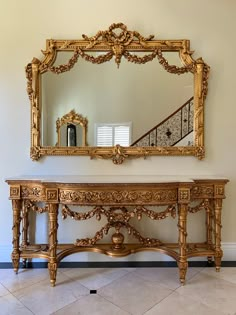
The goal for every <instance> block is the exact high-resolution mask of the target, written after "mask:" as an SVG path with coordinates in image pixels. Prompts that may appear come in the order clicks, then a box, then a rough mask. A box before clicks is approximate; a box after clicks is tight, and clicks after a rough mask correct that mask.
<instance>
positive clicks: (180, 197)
mask: <svg viewBox="0 0 236 315" xmlns="http://www.w3.org/2000/svg"><path fill="white" fill-rule="evenodd" d="M227 181H228V180H227V179H195V180H192V179H190V180H186V181H185V182H182V181H178V180H176V181H174V182H173V181H172V182H171V181H170V182H158V181H157V182H148V183H147V182H145V183H93V182H91V183H86V180H85V181H84V182H82V183H80V182H76V183H75V182H72V183H71V182H67V181H65V182H63V181H60V180H56V179H55V180H52V179H51V180H46V179H43V180H42V181H40V180H39V179H38V180H33V179H28V180H27V179H25V178H24V179H23V180H19V179H18V180H17V179H16V180H14V179H10V180H7V182H8V184H9V185H10V199H11V200H12V211H13V227H12V230H13V241H12V244H13V251H12V262H13V268H14V270H15V272H18V269H19V260H20V258H22V259H23V263H24V264H26V260H27V259H32V258H43V259H47V260H48V269H49V274H50V282H51V285H52V286H54V285H55V283H56V274H57V266H58V264H59V262H60V261H61V260H62V259H63V258H64V257H66V256H68V255H71V254H73V253H78V252H82V251H89V252H97V253H102V254H106V255H109V256H114V257H123V256H127V255H129V254H133V253H137V252H140V251H147V250H153V251H159V252H161V253H164V254H166V255H169V256H170V257H172V258H173V259H175V260H176V262H177V264H178V267H179V277H180V282H181V283H182V284H184V283H185V277H186V272H187V266H188V258H190V257H201V256H205V257H207V260H208V261H209V262H211V261H212V258H213V257H214V261H215V265H216V270H217V271H219V270H220V266H221V258H222V255H223V252H222V249H221V229H222V224H221V212H222V200H223V199H224V198H225V184H226V183H227ZM59 206H60V208H59ZM85 206H86V207H87V206H89V207H92V208H91V209H90V210H83V209H82V211H80V210H78V209H81V207H82V208H83V207H85ZM72 207H73V209H72ZM151 207H152V208H151ZM75 208H76V209H75ZM58 209H60V214H61V215H62V217H63V219H64V220H65V219H74V220H75V221H77V222H78V223H79V221H84V220H90V219H92V218H93V217H95V218H96V219H97V220H98V221H100V220H101V219H103V220H101V222H104V220H105V224H103V226H102V227H101V228H100V229H99V230H98V231H94V233H93V236H91V237H86V238H80V239H76V240H75V242H74V244H58V241H57V238H58V215H59V210H58ZM198 211H204V212H205V228H206V234H205V235H206V240H205V241H204V242H202V243H200V242H194V243H189V242H188V233H187V221H188V215H193V214H194V213H196V212H198ZM30 212H37V213H38V214H41V213H46V214H47V216H48V228H49V229H48V244H34V243H31V240H30V239H29V237H28V230H29V227H30V224H31V222H30V219H29V218H30V216H29V214H30ZM144 217H146V218H148V219H151V220H153V221H159V220H164V219H166V218H168V217H171V218H172V219H175V218H176V217H177V222H176V228H177V230H178V240H176V243H166V242H164V241H162V240H160V239H158V238H156V237H155V236H151V235H148V236H144V235H143V233H140V231H139V229H138V227H137V226H138V225H137V224H136V223H137V220H138V221H140V224H141V222H142V220H143V218H144ZM136 225H137V226H136ZM123 231H126V232H127V233H126V234H125V233H124V232H123ZM21 232H22V235H21ZM110 232H112V234H111V235H110V234H109V233H110ZM127 234H128V235H130V237H132V238H133V239H134V240H135V241H136V242H134V243H127V241H126V236H125V235H127ZM105 235H107V236H109V235H110V242H109V243H108V244H104V243H101V242H100V241H101V240H102V239H103V238H104V236H105Z"/></svg>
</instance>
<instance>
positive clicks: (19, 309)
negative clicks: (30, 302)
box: [0, 294, 33, 315]
mask: <svg viewBox="0 0 236 315" xmlns="http://www.w3.org/2000/svg"><path fill="white" fill-rule="evenodd" d="M0 314H1V315H32V314H33V313H32V312H31V311H30V310H29V309H27V308H26V307H25V306H24V305H23V304H22V303H21V302H20V301H18V300H17V299H16V298H15V297H14V296H13V295H12V294H8V295H5V296H2V297H0Z"/></svg>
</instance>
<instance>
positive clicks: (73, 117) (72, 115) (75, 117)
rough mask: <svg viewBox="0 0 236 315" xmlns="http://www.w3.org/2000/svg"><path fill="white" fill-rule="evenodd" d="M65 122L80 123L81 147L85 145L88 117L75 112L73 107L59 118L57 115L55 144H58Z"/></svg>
mask: <svg viewBox="0 0 236 315" xmlns="http://www.w3.org/2000/svg"><path fill="white" fill-rule="evenodd" d="M67 124H73V125H80V126H81V127H82V146H83V147H85V146H87V126H88V119H87V118H86V117H83V116H82V115H80V114H78V113H76V112H75V111H74V110H73V109H72V110H71V111H70V112H69V113H67V114H65V115H64V116H62V117H61V118H59V117H58V119H57V120H56V132H57V143H56V146H60V144H61V128H62V126H63V125H67Z"/></svg>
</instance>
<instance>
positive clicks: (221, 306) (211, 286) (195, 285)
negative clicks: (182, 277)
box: [176, 272, 236, 314]
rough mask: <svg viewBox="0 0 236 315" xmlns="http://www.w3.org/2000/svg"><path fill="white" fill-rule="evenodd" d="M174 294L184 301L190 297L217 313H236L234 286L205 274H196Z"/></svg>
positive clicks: (235, 286)
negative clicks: (183, 298)
mask: <svg viewBox="0 0 236 315" xmlns="http://www.w3.org/2000/svg"><path fill="white" fill-rule="evenodd" d="M176 292H178V293H179V294H182V295H183V296H185V297H186V299H187V298H189V297H191V298H193V299H194V300H196V301H200V302H201V303H203V304H205V305H207V306H209V307H211V308H213V309H215V310H217V311H221V312H224V313H226V314H235V313H236V298H235V297H236V285H235V284H233V283H230V282H228V281H225V280H223V279H219V278H216V277H212V276H209V275H207V274H206V273H203V272H201V273H199V274H197V275H196V276H194V277H193V278H192V279H191V280H189V281H188V283H187V284H186V285H185V286H182V287H180V288H178V289H177V290H176Z"/></svg>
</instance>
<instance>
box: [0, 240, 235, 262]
mask: <svg viewBox="0 0 236 315" xmlns="http://www.w3.org/2000/svg"><path fill="white" fill-rule="evenodd" d="M222 250H223V252H224V256H223V259H222V261H236V243H222ZM11 251H12V247H11V246H9V245H0V262H11ZM190 260H191V261H205V260H206V258H205V257H194V258H191V259H190ZM33 261H37V262H38V261H46V260H45V259H34V260H33ZM63 261H85V262H90V261H97V262H100V261H103V262H104V261H108V262H110V261H113V262H114V261H125V262H130V261H166V262H167V261H173V259H172V258H171V257H169V256H167V255H163V254H161V253H157V252H152V251H150V252H140V253H137V254H134V255H130V256H126V257H122V258H112V257H108V256H105V255H99V254H97V253H87V252H84V253H79V254H74V255H70V256H67V257H66V258H65V259H63Z"/></svg>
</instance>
